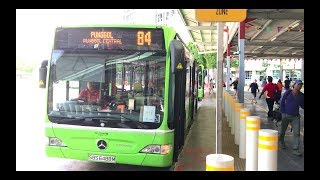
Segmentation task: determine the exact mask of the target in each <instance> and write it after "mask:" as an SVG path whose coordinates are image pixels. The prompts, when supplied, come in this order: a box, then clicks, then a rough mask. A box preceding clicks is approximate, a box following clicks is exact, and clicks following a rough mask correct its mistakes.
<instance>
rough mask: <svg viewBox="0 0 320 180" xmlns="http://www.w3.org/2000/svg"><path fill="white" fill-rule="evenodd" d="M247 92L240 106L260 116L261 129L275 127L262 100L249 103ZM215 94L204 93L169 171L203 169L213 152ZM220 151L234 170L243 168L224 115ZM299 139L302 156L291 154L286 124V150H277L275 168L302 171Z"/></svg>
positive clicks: (289, 132) (290, 140)
mask: <svg viewBox="0 0 320 180" xmlns="http://www.w3.org/2000/svg"><path fill="white" fill-rule="evenodd" d="M250 95H251V94H250V93H249V92H245V94H244V97H245V98H244V99H245V100H244V101H245V102H244V105H245V107H246V108H249V109H250V110H251V115H252V116H260V120H261V126H260V128H261V129H274V130H278V127H280V123H278V127H277V126H276V125H275V123H274V122H268V120H267V113H266V111H267V104H266V101H265V99H263V98H261V99H258V100H257V101H258V103H257V104H252V103H251V101H250V100H249V98H251V96H250ZM215 97H216V94H215V93H213V94H209V93H207V92H206V93H205V98H204V99H203V100H202V101H201V103H200V104H201V105H200V107H199V109H198V114H197V118H196V119H195V121H194V122H193V125H192V127H191V129H190V131H189V133H188V135H187V137H186V142H185V144H184V147H183V149H182V150H181V153H180V155H179V157H178V161H177V162H176V163H175V164H174V166H173V167H172V168H171V169H172V170H173V171H205V170H206V156H207V155H209V154H214V153H215V147H216V113H215V111H216V104H215V103H216V98H215ZM222 129H223V130H222V154H227V155H230V156H232V157H233V158H234V170H235V171H245V163H246V160H245V159H241V158H239V146H238V145H236V144H235V143H234V135H231V128H230V127H229V125H228V122H227V120H226V117H225V116H224V115H223V120H222ZM302 137H303V136H300V138H301V141H300V142H301V143H300V151H301V152H302V154H303V155H302V156H296V155H293V154H292V132H291V131H290V128H289V127H288V129H287V131H286V136H285V142H286V145H287V149H280V148H279V149H278V165H277V169H278V171H304V144H303V141H302Z"/></svg>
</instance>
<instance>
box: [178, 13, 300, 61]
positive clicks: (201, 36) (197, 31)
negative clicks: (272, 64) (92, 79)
mask: <svg viewBox="0 0 320 180" xmlns="http://www.w3.org/2000/svg"><path fill="white" fill-rule="evenodd" d="M179 14H180V16H181V18H182V21H183V22H184V24H185V26H186V28H187V29H188V31H189V34H190V36H191V38H192V40H193V41H194V43H195V44H196V46H197V48H198V51H199V53H200V54H201V53H208V52H215V51H216V49H217V23H216V22H198V21H197V20H196V18H195V9H180V10H179ZM230 38H231V41H230V45H231V53H230V54H231V58H232V57H236V56H237V55H233V52H236V51H237V47H238V31H235V33H234V34H232V35H231V37H230ZM245 57H246V59H271V60H272V59H295V60H297V59H298V60H299V59H303V58H304V9H248V11H247V19H246V24H245Z"/></svg>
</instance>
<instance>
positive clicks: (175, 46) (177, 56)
mask: <svg viewBox="0 0 320 180" xmlns="http://www.w3.org/2000/svg"><path fill="white" fill-rule="evenodd" d="M170 59H171V72H172V73H173V74H174V73H176V72H179V71H183V70H184V69H185V68H186V67H185V61H184V47H183V45H182V42H180V41H178V40H176V39H174V40H172V41H171V42H170Z"/></svg>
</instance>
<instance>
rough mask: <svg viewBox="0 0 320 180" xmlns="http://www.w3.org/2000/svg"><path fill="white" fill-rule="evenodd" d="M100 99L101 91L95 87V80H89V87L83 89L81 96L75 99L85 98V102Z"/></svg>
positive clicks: (94, 101) (96, 101)
mask: <svg viewBox="0 0 320 180" xmlns="http://www.w3.org/2000/svg"><path fill="white" fill-rule="evenodd" d="M99 99H100V92H99V91H98V90H95V89H94V83H93V82H88V83H87V88H86V89H83V90H82V91H81V92H80V94H79V97H78V98H76V99H75V100H84V101H85V102H88V103H98V101H99Z"/></svg>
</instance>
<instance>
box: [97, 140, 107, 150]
mask: <svg viewBox="0 0 320 180" xmlns="http://www.w3.org/2000/svg"><path fill="white" fill-rule="evenodd" d="M97 146H98V148H99V149H100V150H104V149H106V148H107V142H106V141H104V140H99V141H98V142H97Z"/></svg>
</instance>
